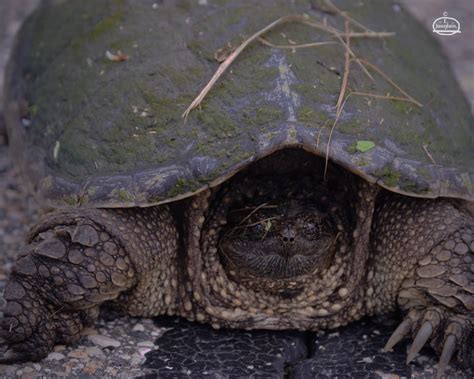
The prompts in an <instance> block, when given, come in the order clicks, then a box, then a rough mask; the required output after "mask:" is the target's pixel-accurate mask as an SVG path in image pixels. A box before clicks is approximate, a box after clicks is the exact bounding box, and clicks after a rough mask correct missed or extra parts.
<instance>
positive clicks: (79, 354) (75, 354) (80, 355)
mask: <svg viewBox="0 0 474 379" xmlns="http://www.w3.org/2000/svg"><path fill="white" fill-rule="evenodd" d="M67 356H68V357H69V358H77V359H84V358H88V357H89V354H87V351H85V350H84V349H76V350H73V351H70V352H69V353H68V355H67Z"/></svg>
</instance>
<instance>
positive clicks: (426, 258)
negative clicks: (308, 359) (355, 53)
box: [2, 173, 474, 372]
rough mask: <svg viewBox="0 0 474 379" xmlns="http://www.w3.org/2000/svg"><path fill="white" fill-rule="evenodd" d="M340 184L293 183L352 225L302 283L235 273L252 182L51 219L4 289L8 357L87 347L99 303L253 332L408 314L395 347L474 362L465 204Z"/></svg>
mask: <svg viewBox="0 0 474 379" xmlns="http://www.w3.org/2000/svg"><path fill="white" fill-rule="evenodd" d="M336 174H337V173H336ZM336 176H337V177H340V179H337V180H336V181H335V183H334V188H337V189H338V190H339V191H341V193H340V194H336V193H334V191H333V190H330V189H328V190H327V191H326V190H325V189H324V188H321V185H320V186H319V187H318V185H317V184H314V183H319V181H318V180H319V179H318V178H315V179H311V180H314V183H312V182H311V180H310V181H309V183H308V185H294V186H293V187H294V188H302V190H301V191H302V192H301V193H302V194H303V195H304V196H306V192H305V191H306V190H305V188H315V191H316V192H315V194H313V195H314V196H315V197H314V199H315V201H317V202H319V201H321V202H325V201H328V203H327V206H328V209H329V210H328V212H329V214H331V212H334V213H333V214H339V215H340V217H339V218H338V220H345V221H340V229H341V230H340V236H339V237H338V238H339V240H338V245H337V246H338V247H337V251H336V252H335V254H334V256H333V257H332V261H331V262H330V264H329V266H328V267H324V268H323V269H321V270H319V271H318V272H316V273H309V274H305V275H301V276H298V277H295V278H283V279H282V278H279V279H272V278H268V277H266V278H255V277H253V278H252V277H251V278H248V277H246V278H245V280H244V279H243V278H239V275H238V274H237V273H236V272H232V271H233V270H238V267H232V266H230V267H226V266H225V265H223V264H222V259H221V258H222V257H221V256H220V255H219V240H220V238H222V235H224V234H223V233H225V230H226V223H227V221H226V219H227V218H226V216H227V213H228V211H229V209H230V207H232V206H233V204H234V203H233V202H236V201H237V200H236V199H240V200H238V201H244V202H245V201H247V200H246V199H245V196H247V195H245V192H246V191H247V190H248V189H249V185H248V183H247V182H246V181H245V179H243V178H242V177H237V178H234V179H232V180H230V181H229V182H228V183H226V184H224V185H223V186H221V188H219V189H217V190H214V191H212V192H211V191H209V190H207V191H204V192H202V193H201V194H199V195H196V196H194V197H193V198H191V199H189V200H185V201H183V202H181V203H179V204H178V205H177V206H175V207H174V209H173V211H170V208H169V206H167V205H163V206H159V207H150V208H146V209H128V210H71V211H64V212H59V213H54V214H51V215H50V216H47V217H46V218H45V219H43V220H42V221H41V222H40V223H39V225H38V226H37V227H36V228H34V229H33V231H32V233H31V236H30V238H29V245H28V248H27V251H26V252H25V253H23V254H21V255H20V257H19V259H18V261H17V263H16V267H15V269H14V270H13V273H12V274H11V277H10V280H9V282H8V284H7V286H6V289H5V298H6V299H7V301H8V304H7V308H6V310H5V318H4V320H3V321H2V329H3V332H2V334H3V336H4V337H5V338H6V340H7V341H8V343H9V344H10V350H9V353H7V354H6V356H5V360H4V361H7V362H8V361H16V360H38V359H41V358H43V357H44V356H46V355H47V354H48V352H49V351H51V349H52V347H53V345H54V344H56V343H70V342H72V341H74V340H75V339H77V338H78V336H79V334H80V331H81V329H82V328H83V327H84V326H85V325H88V324H90V323H92V322H94V320H95V319H96V317H97V310H98V306H99V305H100V304H101V303H103V302H105V301H107V300H113V305H114V306H116V307H119V308H121V309H123V310H124V311H126V312H128V313H130V314H132V315H134V316H139V315H143V316H156V315H160V314H170V315H171V314H175V315H181V316H184V317H186V318H188V319H190V320H197V321H200V322H208V323H211V324H212V325H213V326H214V327H216V328H219V327H221V326H225V327H235V328H247V329H254V328H265V329H284V328H297V329H304V330H319V329H322V328H336V327H338V326H341V325H345V324H347V323H349V322H351V321H354V320H357V319H359V318H361V317H362V316H364V315H373V314H380V313H385V312H388V311H390V310H392V309H395V308H396V307H401V308H402V309H404V310H405V311H407V318H406V320H405V321H404V323H402V325H401V326H400V327H399V328H398V329H397V331H395V333H394V336H393V337H392V338H391V339H390V341H389V342H388V343H387V347H386V348H387V349H390V348H391V347H392V346H393V345H394V344H395V343H396V342H397V341H399V340H400V339H401V338H403V337H405V336H406V335H408V334H413V336H414V339H415V341H414V343H413V347H412V348H411V350H410V351H409V357H408V358H409V360H411V359H412V358H413V356H414V355H415V354H416V353H417V352H418V350H419V349H420V348H421V347H422V346H423V345H424V344H425V342H427V341H428V340H430V342H431V344H432V345H433V346H434V347H435V348H436V349H437V350H438V351H439V352H440V354H441V364H440V366H441V370H440V371H441V372H442V370H443V368H444V366H446V364H447V363H448V362H449V359H450V358H451V356H452V355H453V354H456V355H457V357H458V359H459V361H460V362H461V363H463V364H465V365H467V366H469V365H471V364H473V363H474V359H473V352H472V344H471V343H469V342H468V340H469V339H472V335H473V322H474V320H473V310H474V308H473V302H474V296H473V273H472V271H473V257H474V255H473V243H472V241H473V236H474V232H473V231H474V221H473V219H472V216H471V215H469V214H468V213H467V212H465V211H463V210H462V208H460V207H458V204H457V203H456V202H454V201H450V200H446V199H439V200H426V199H414V198H408V197H403V196H399V195H395V194H392V193H388V192H386V191H380V189H379V188H378V187H377V186H373V185H369V184H367V183H366V182H364V181H363V180H362V179H359V178H357V177H352V176H350V177H349V179H346V178H344V179H343V177H344V176H341V175H336ZM251 179H252V180H255V178H251ZM265 180H266V181H267V182H268V181H269V180H270V179H265ZM297 180H299V179H297ZM292 183H293V184H299V182H292V181H291V180H290V179H289V181H288V183H287V186H286V187H288V188H290V187H291V186H292ZM273 184H275V183H270V185H269V188H273V187H276V186H275V185H273ZM262 186H263V184H259V183H258V182H257V183H256V184H255V187H254V188H260V189H262ZM293 187H291V188H293ZM318 191H319V192H318ZM263 192H264V190H263ZM329 194H333V196H334V199H333V200H331V199H329V200H327V196H326V195H329ZM303 195H302V196H303ZM248 196H249V198H251V197H253V196H256V195H254V194H252V193H250V194H249V195H248ZM291 196H293V195H291ZM238 201H237V203H236V204H237V205H238ZM171 207H173V205H171Z"/></svg>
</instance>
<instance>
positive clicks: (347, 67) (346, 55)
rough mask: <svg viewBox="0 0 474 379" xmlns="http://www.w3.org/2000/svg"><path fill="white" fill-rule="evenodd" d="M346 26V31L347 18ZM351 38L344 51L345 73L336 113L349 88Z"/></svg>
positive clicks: (347, 26)
mask: <svg viewBox="0 0 474 379" xmlns="http://www.w3.org/2000/svg"><path fill="white" fill-rule="evenodd" d="M344 27H345V29H346V33H347V32H348V31H349V22H348V21H347V20H346V21H345V22H344ZM350 41H351V40H350V38H349V37H346V46H347V48H346V51H345V52H344V73H343V75H342V83H341V90H340V91H339V97H338V99H337V103H336V113H339V108H340V107H341V104H342V100H343V99H344V94H345V93H346V88H347V82H348V80H349V70H350V65H351V59H350V53H349V50H350V45H351V42H350Z"/></svg>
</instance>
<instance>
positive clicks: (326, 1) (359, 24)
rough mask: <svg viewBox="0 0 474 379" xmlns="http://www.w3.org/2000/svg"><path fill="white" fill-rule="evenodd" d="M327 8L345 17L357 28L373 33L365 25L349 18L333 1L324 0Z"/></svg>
mask: <svg viewBox="0 0 474 379" xmlns="http://www.w3.org/2000/svg"><path fill="white" fill-rule="evenodd" d="M324 3H325V4H326V6H327V7H328V8H329V9H330V10H331V11H333V12H334V13H336V14H338V15H340V16H341V17H343V18H344V19H345V20H346V21H348V22H350V23H351V24H352V25H354V26H357V27H359V28H361V29H363V30H365V31H367V32H371V33H373V30H371V29H369V28H368V27H366V26H365V25H362V24H361V23H360V22H358V21H356V20H354V19H353V18H352V17H350V16H348V15H347V13H346V12H343V11H341V10H340V9H339V8H338V7H336V6H335V5H334V4H333V3H332V1H331V0H324Z"/></svg>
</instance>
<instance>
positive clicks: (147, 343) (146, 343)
mask: <svg viewBox="0 0 474 379" xmlns="http://www.w3.org/2000/svg"><path fill="white" fill-rule="evenodd" d="M137 346H138V347H151V348H153V347H155V344H154V343H153V342H152V341H142V342H138V343H137Z"/></svg>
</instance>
